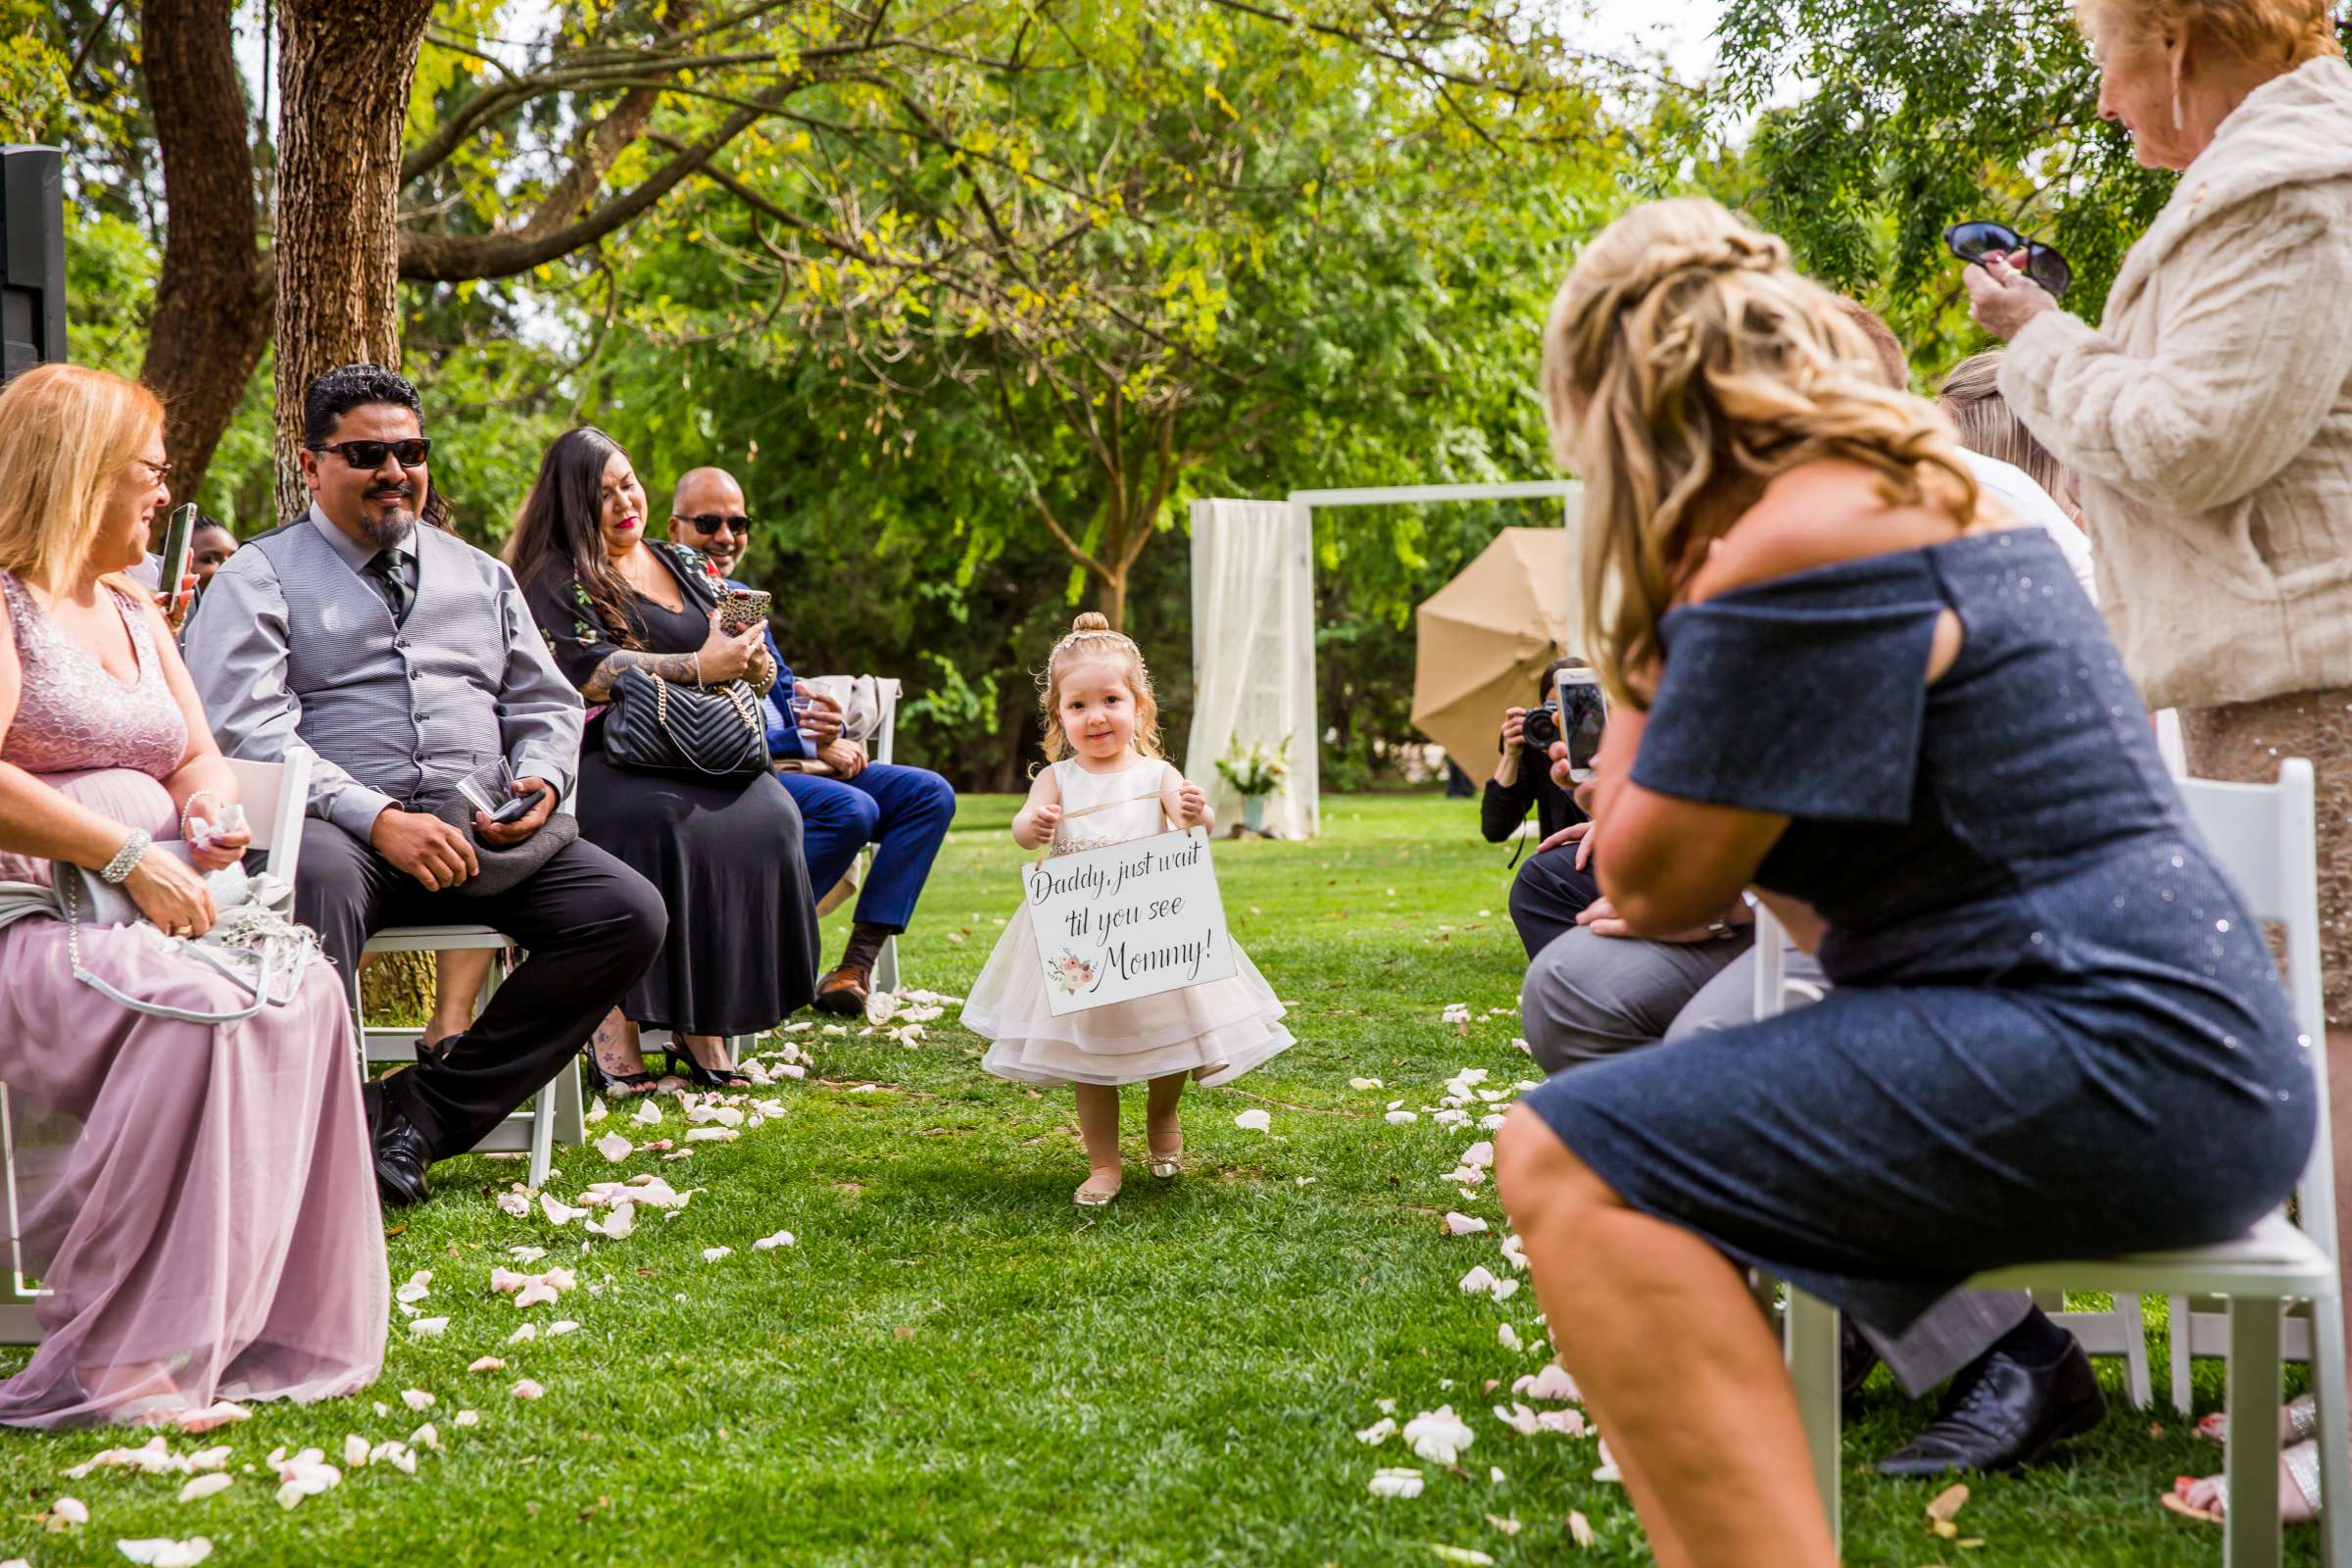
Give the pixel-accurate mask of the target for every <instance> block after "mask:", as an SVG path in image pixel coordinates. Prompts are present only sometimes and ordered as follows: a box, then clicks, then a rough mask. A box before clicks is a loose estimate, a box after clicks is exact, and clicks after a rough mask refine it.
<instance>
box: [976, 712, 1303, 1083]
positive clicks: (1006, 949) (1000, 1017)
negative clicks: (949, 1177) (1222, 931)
mask: <svg viewBox="0 0 2352 1568" xmlns="http://www.w3.org/2000/svg"><path fill="white" fill-rule="evenodd" d="M1174 774H1175V769H1174V768H1173V767H1171V766H1169V765H1168V764H1167V763H1166V762H1164V761H1161V760H1158V759H1156V758H1149V757H1138V758H1136V759H1134V760H1133V761H1131V762H1130V763H1129V764H1128V765H1127V766H1126V767H1124V768H1122V769H1120V770H1119V771H1118V772H1116V773H1089V772H1087V771H1086V770H1085V769H1084V768H1082V767H1080V766H1079V765H1078V764H1077V763H1076V762H1075V761H1072V760H1062V761H1059V762H1055V763H1054V777H1055V779H1056V780H1057V781H1058V782H1059V784H1060V786H1061V820H1060V822H1059V823H1058V824H1057V825H1056V826H1055V827H1054V842H1053V844H1052V845H1051V846H1050V847H1049V848H1048V851H1047V853H1048V855H1049V856H1055V855H1075V854H1078V853H1080V852H1082V851H1085V850H1099V849H1103V848H1104V847H1105V846H1107V845H1112V844H1124V843H1126V842H1127V841H1128V840H1129V839H1141V838H1150V837H1152V835H1154V834H1157V833H1164V832H1167V831H1169V827H1168V822H1167V818H1166V815H1165V814H1164V812H1163V811H1162V810H1161V809H1160V799H1159V792H1160V789H1161V786H1162V785H1163V784H1165V783H1168V782H1171V781H1172V776H1173V775H1174ZM1234 963H1235V971H1234V973H1233V975H1232V976H1231V977H1230V978H1228V979H1224V980H1207V981H1202V982H1201V984H1199V985H1191V986H1186V987H1183V988H1182V989H1181V990H1176V991H1163V992H1160V993H1159V994H1158V995H1157V996H1152V997H1139V998H1137V999H1136V1000H1134V1001H1132V1002H1114V1003H1111V1004H1109V1005H1105V1006H1101V1007H1092V1008H1089V1009H1087V1010H1086V1011H1083V1012H1073V1013H1066V1014H1064V1015H1063V1016H1061V1017H1058V1018H1057V1017H1055V1016H1054V1011H1053V1008H1052V1007H1051V1006H1050V1005H1048V1004H1047V1001H1046V986H1047V977H1046V960H1045V956H1044V954H1043V953H1042V952H1040V951H1039V948H1038V943H1037V933H1036V929H1035V927H1034V926H1033V925H1032V924H1031V922H1030V919H1029V907H1028V905H1027V904H1025V903H1024V904H1023V905H1022V906H1021V907H1020V909H1019V910H1018V911H1017V912H1015V913H1014V915H1013V916H1012V918H1011V919H1010V920H1008V921H1006V922H1005V935H1004V936H1003V937H1002V938H1000V939H999V940H998V942H997V947H996V951H995V952H994V953H991V954H990V955H989V956H988V963H987V966H986V967H984V968H983V969H982V970H981V971H980V978H979V979H978V980H976V981H974V982H973V983H972V989H971V994H970V995H969V996H968V997H967V998H966V999H965V1001H964V1004H963V1024H964V1027H965V1028H967V1029H969V1030H971V1031H972V1032H973V1033H974V1034H976V1035H979V1036H980V1037H981V1038H983V1039H985V1040H989V1041H992V1042H994V1044H992V1045H991V1046H990V1047H989V1049H988V1054H987V1055H986V1056H984V1057H982V1058H981V1062H980V1065H981V1066H983V1067H985V1068H986V1069H987V1070H988V1071H990V1072H992V1073H995V1074H996V1075H997V1076H998V1077H1000V1078H1010V1079H1014V1080H1016V1081H1018V1082H1021V1083H1032V1084H1068V1083H1079V1084H1132V1083H1140V1082H1142V1081H1143V1080H1145V1079H1148V1078H1158V1077H1163V1076H1165V1075H1166V1074H1169V1073H1179V1072H1191V1071H1193V1069H1195V1068H1196V1067H1207V1066H1217V1064H1219V1063H1222V1064H1223V1065H1222V1066H1218V1070H1217V1071H1216V1072H1215V1073H1213V1074H1210V1075H1209V1076H1207V1077H1204V1078H1202V1079H1201V1083H1203V1084H1205V1085H1209V1086H1211V1087H1213V1086H1215V1085H1217V1084H1222V1083H1229V1082H1231V1081H1232V1080H1233V1079H1236V1078H1239V1077H1240V1076H1241V1075H1242V1074H1243V1073H1246V1072H1248V1071H1249V1070H1250V1068H1252V1067H1254V1066H1256V1065H1257V1064H1258V1063H1260V1062H1262V1061H1264V1060H1266V1059H1267V1058H1268V1057H1270V1056H1273V1055H1276V1054H1279V1053H1281V1052H1284V1051H1287V1050H1289V1049H1290V1047H1291V1032H1290V1030H1288V1029H1286V1028H1284V1027H1283V1024H1282V1017H1283V1011H1284V1009H1283V1005H1282V1004H1281V1003H1280V1002H1278V1001H1276V1000H1275V997H1274V991H1273V988H1272V987H1270V986H1268V985H1267V984H1266V981H1265V977H1264V976H1263V975H1261V974H1259V973H1258V972H1257V965H1255V964H1253V963H1251V962H1250V955H1248V954H1247V953H1244V952H1242V951H1241V949H1240V947H1239V946H1238V945H1237V946H1236V947H1235V949H1234Z"/></svg>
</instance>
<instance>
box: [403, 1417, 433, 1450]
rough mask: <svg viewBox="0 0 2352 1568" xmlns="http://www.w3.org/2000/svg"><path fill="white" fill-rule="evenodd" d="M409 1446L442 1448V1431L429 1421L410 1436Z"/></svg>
mask: <svg viewBox="0 0 2352 1568" xmlns="http://www.w3.org/2000/svg"><path fill="white" fill-rule="evenodd" d="M409 1446H411V1447H416V1448H438V1447H439V1446H441V1429H440V1428H439V1427H436V1426H434V1425H433V1424H432V1423H431V1422H430V1421H427V1422H426V1423H425V1424H424V1425H422V1426H420V1427H418V1428H417V1430H416V1431H414V1432H412V1433H410V1434H409Z"/></svg>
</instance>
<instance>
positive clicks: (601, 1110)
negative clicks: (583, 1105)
mask: <svg viewBox="0 0 2352 1568" xmlns="http://www.w3.org/2000/svg"><path fill="white" fill-rule="evenodd" d="M611 1114H612V1112H611V1111H609V1110H607V1109H606V1108H605V1097H604V1096H602V1095H594V1096H591V1097H590V1098H589V1101H588V1110H587V1113H586V1114H585V1115H583V1116H581V1117H580V1120H582V1121H584V1122H586V1123H587V1124H588V1125H590V1126H591V1127H593V1126H595V1125H596V1124H597V1123H598V1122H600V1121H603V1120H604V1119H605V1118H606V1117H607V1116H609V1115H611Z"/></svg>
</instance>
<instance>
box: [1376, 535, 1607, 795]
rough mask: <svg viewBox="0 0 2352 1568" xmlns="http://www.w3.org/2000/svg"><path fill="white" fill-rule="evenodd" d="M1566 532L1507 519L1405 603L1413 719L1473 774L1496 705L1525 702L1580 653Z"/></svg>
mask: <svg viewBox="0 0 2352 1568" xmlns="http://www.w3.org/2000/svg"><path fill="white" fill-rule="evenodd" d="M1573 544H1574V536H1573V535H1572V534H1571V533H1569V531H1568V530H1567V529H1565V528H1505V529H1503V530H1502V532H1500V533H1499V534H1497V535H1495V542H1494V543H1493V544H1491V545H1489V546H1487V548H1486V549H1485V550H1483V551H1481V552H1480V553H1479V557H1478V559H1477V560H1476V561H1473V562H1471V563H1470V564H1469V565H1467V566H1465V567H1463V568H1462V572H1461V575H1460V576H1458V577H1456V578H1454V579H1453V581H1451V582H1449V583H1447V584H1446V586H1445V587H1443V588H1441V589H1439V590H1438V591H1437V592H1436V593H1435V594H1433V595H1432V596H1430V597H1429V598H1428V599H1426V600H1423V601H1422V603H1421V605H1420V608H1418V609H1417V610H1415V611H1414V612H1413V623H1414V629H1415V632H1416V635H1417V637H1418V640H1419V645H1420V646H1419V657H1418V660H1417V662H1416V667H1415V669H1414V672H1413V724H1414V726H1415V727H1416V728H1418V729H1419V730H1420V731H1421V733H1422V734H1424V735H1427V736H1428V737H1429V738H1430V739H1431V740H1433V741H1436V742H1437V743H1438V744H1439V745H1440V746H1443V747H1445V748H1446V753H1447V755H1449V756H1450V757H1452V758H1453V760H1455V761H1457V762H1459V763H1460V764H1461V765H1462V771H1464V772H1465V773H1468V774H1469V775H1470V776H1471V777H1472V778H1473V779H1480V778H1484V777H1485V776H1486V775H1487V773H1488V772H1490V771H1491V770H1492V769H1493V766H1494V759H1495V734H1496V732H1497V731H1498V730H1499V729H1500V728H1501V727H1502V711H1503V710H1504V709H1506V708H1510V707H1514V706H1516V707H1521V708H1525V707H1528V706H1530V705H1531V704H1532V703H1533V702H1534V700H1535V696H1536V677H1537V676H1539V675H1541V674H1543V673H1544V665H1545V664H1548V663H1550V662H1552V661H1553V660H1555V659H1558V658H1560V657H1561V656H1562V655H1564V654H1574V653H1580V652H1581V650H1580V648H1579V647H1578V644H1579V642H1580V640H1581V626H1582V621H1583V616H1582V613H1581V611H1580V607H1579V602H1578V601H1579V594H1578V591H1577V585H1576V581H1575V575H1576V566H1575V561H1574V549H1573Z"/></svg>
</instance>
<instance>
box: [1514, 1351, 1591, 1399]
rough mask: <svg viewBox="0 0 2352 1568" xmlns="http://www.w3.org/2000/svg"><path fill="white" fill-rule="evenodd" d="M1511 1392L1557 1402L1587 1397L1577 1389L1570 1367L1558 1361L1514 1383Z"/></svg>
mask: <svg viewBox="0 0 2352 1568" xmlns="http://www.w3.org/2000/svg"><path fill="white" fill-rule="evenodd" d="M1511 1392H1512V1393H1513V1394H1523V1395H1525V1396H1527V1397H1529V1398H1531V1399H1548V1400H1550V1401H1552V1402H1553V1403H1555V1404H1556V1403H1561V1402H1564V1401H1569V1400H1574V1401H1576V1402H1578V1403H1582V1402H1583V1400H1584V1395H1582V1394H1581V1393H1579V1392H1578V1391H1577V1387H1576V1379H1574V1378H1572V1377H1570V1376H1569V1375H1568V1369H1567V1368H1566V1367H1564V1366H1561V1365H1560V1364H1559V1363H1558V1362H1556V1361H1554V1362H1552V1363H1551V1364H1550V1365H1548V1366H1545V1367H1544V1369H1543V1370H1542V1371H1540V1372H1532V1373H1530V1374H1529V1375H1527V1376H1526V1377H1523V1378H1521V1379H1519V1380H1518V1381H1517V1382H1516V1383H1513V1384H1512V1385H1511Z"/></svg>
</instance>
